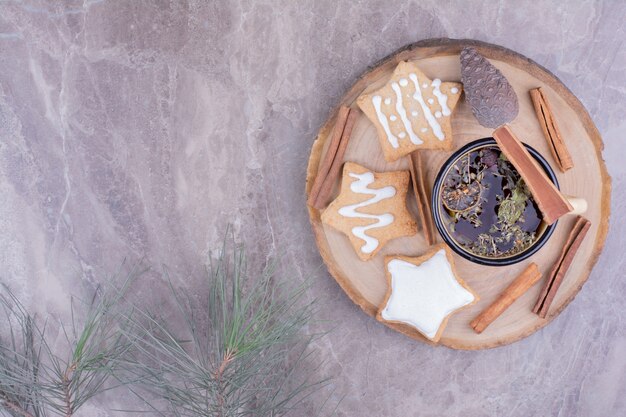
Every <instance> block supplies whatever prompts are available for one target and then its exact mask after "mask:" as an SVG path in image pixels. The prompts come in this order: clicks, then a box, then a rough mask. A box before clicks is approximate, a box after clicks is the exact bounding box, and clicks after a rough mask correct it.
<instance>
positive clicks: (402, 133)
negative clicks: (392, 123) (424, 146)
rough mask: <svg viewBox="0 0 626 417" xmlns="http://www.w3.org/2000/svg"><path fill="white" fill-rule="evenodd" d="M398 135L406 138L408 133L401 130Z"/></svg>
mask: <svg viewBox="0 0 626 417" xmlns="http://www.w3.org/2000/svg"><path fill="white" fill-rule="evenodd" d="M398 137H399V138H400V139H404V138H406V133H404V132H400V133H398Z"/></svg>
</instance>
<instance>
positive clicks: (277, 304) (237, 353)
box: [123, 240, 327, 417]
mask: <svg viewBox="0 0 626 417" xmlns="http://www.w3.org/2000/svg"><path fill="white" fill-rule="evenodd" d="M228 242H231V241H228ZM207 275H208V276H207V282H206V284H207V288H206V293H205V294H204V295H198V294H197V293H196V294H195V296H193V297H192V296H190V295H188V294H186V293H185V292H183V291H180V290H176V289H175V288H174V287H173V285H172V284H171V280H168V281H169V282H170V289H171V291H172V300H173V301H174V307H175V308H176V309H177V310H178V312H179V316H180V318H179V320H176V321H173V323H184V324H185V326H184V328H183V327H181V326H180V325H178V326H170V325H169V324H168V323H167V322H165V321H164V320H161V319H160V318H158V317H157V316H155V315H154V314H152V313H150V312H149V311H143V310H136V311H135V313H136V314H135V315H134V316H133V317H131V318H129V323H130V325H129V326H126V327H125V328H126V329H127V337H128V338H129V340H130V341H131V342H132V343H133V345H134V346H135V352H137V354H138V355H137V356H135V357H133V358H128V359H127V360H126V361H125V362H124V364H123V366H124V367H125V368H126V369H127V370H128V372H129V374H128V375H127V376H126V378H127V380H128V381H140V382H141V383H142V385H143V387H144V389H145V390H146V391H147V392H148V393H149V394H151V395H153V396H156V397H157V398H163V399H165V401H166V402H167V407H166V409H164V410H159V411H160V412H161V413H162V414H163V415H176V416H191V417H195V416H215V417H244V416H258V415H267V416H282V415H284V414H286V413H287V412H288V411H290V410H292V409H293V408H294V407H297V406H298V405H299V404H300V401H301V400H302V399H304V398H306V396H308V395H310V394H311V393H312V392H314V391H316V390H317V389H318V388H321V387H322V386H323V385H324V384H325V383H326V382H327V381H326V380H321V381H311V379H313V378H312V377H311V376H309V377H308V378H305V379H304V380H300V381H298V380H297V379H296V378H295V375H296V373H295V370H296V369H298V368H299V367H300V366H301V365H303V364H304V363H305V362H306V361H307V360H308V357H309V356H308V355H310V342H311V339H310V338H304V339H303V338H302V331H303V330H304V328H305V327H306V326H307V324H308V323H309V321H310V320H311V317H312V313H313V304H311V303H308V304H307V303H305V302H304V300H303V294H304V291H305V288H303V287H299V288H295V289H293V288H292V289H289V288H287V287H286V286H285V284H282V283H281V282H279V281H278V279H276V278H275V277H274V268H273V266H270V267H268V268H266V269H265V270H264V271H263V272H262V274H261V275H260V276H259V277H255V278H256V279H249V278H248V277H247V275H246V257H245V252H244V251H243V249H241V248H238V247H236V246H235V245H234V244H232V245H227V241H226V240H225V243H224V246H223V248H222V250H221V252H220V254H219V256H218V257H217V258H216V259H212V261H211V265H210V267H209V270H208V274H207ZM142 399H143V400H144V401H145V402H146V403H150V404H151V405H152V402H151V401H150V399H149V398H144V397H142Z"/></svg>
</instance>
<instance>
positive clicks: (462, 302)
mask: <svg viewBox="0 0 626 417" xmlns="http://www.w3.org/2000/svg"><path fill="white" fill-rule="evenodd" d="M385 269H386V271H387V272H386V274H387V281H388V284H389V285H388V289H387V295H386V296H385V299H384V301H383V303H382V305H381V306H380V308H379V310H378V314H377V315H376V318H377V319H378V320H379V321H382V322H391V323H402V324H406V325H409V326H411V327H414V328H415V329H416V330H417V331H418V332H420V333H421V334H423V335H424V336H425V337H426V338H428V339H430V340H431V341H433V342H435V343H436V342H438V341H439V339H440V338H441V334H442V333H443V330H444V329H445V327H446V324H447V323H448V318H449V317H450V316H451V315H452V314H453V313H455V312H457V311H459V310H460V309H462V308H464V307H467V306H469V305H472V304H474V303H476V302H477V301H478V295H476V294H475V293H474V292H473V291H472V290H471V289H470V288H469V287H468V286H467V284H465V282H463V280H462V279H461V278H459V277H458V276H457V274H456V270H455V267H454V260H453V258H452V255H451V253H450V250H449V249H448V247H447V246H445V245H437V246H435V247H434V248H433V249H432V250H431V251H429V252H428V253H426V254H425V255H423V256H420V257H418V258H411V257H408V256H386V257H385Z"/></svg>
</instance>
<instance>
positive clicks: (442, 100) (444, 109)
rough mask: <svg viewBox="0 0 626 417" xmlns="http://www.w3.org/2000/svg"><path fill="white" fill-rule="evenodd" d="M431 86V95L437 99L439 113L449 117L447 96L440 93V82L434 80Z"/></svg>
mask: <svg viewBox="0 0 626 417" xmlns="http://www.w3.org/2000/svg"><path fill="white" fill-rule="evenodd" d="M431 85H432V86H433V94H434V95H435V97H437V101H438V102H439V106H441V113H442V114H443V115H444V116H450V113H451V112H450V108H449V107H448V96H447V95H445V94H443V93H442V92H441V89H440V87H441V80H440V79H439V78H435V79H434V80H433V82H432V84H431Z"/></svg>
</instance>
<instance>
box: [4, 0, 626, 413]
mask: <svg viewBox="0 0 626 417" xmlns="http://www.w3.org/2000/svg"><path fill="white" fill-rule="evenodd" d="M625 26H626V3H625V2H623V1H617V0H616V1H610V0H606V1H569V2H567V1H563V0H557V1H551V2H539V1H536V0H531V1H502V0H501V1H498V2H495V1H487V0H484V1H480V0H474V1H467V2H448V1H441V0H423V1H413V0H405V1H401V2H394V1H389V0H384V1H382V0H381V1H365V0H361V1H336V0H328V1H315V2H313V1H311V2H305V1H299V2H296V1H289V0H284V1H270V0H259V1H246V0H220V1H202V0H196V1H182V0H180V1H176V0H173V1H165V0H163V1H114V0H84V1H83V0H80V1H78V0H76V1H75V0H71V1H69V0H68V1H64V2H62V1H44V0H41V1H15V0H9V1H7V0H0V196H1V197H0V279H1V280H2V282H4V283H6V284H8V285H10V286H11V288H12V289H13V290H14V291H15V292H16V293H17V294H18V295H19V296H20V297H21V298H22V299H23V300H24V301H25V302H26V303H27V304H28V305H29V306H31V307H32V308H33V309H34V310H35V311H38V312H39V314H41V315H50V316H52V317H56V318H61V319H63V318H64V317H67V315H68V311H69V307H68V306H69V304H68V300H69V295H70V294H72V295H77V296H84V295H86V294H90V293H92V292H93V290H94V288H95V287H96V285H97V284H98V283H101V282H105V281H106V280H107V279H108V277H109V276H110V274H111V273H112V272H113V271H114V270H115V269H116V268H117V267H118V266H119V264H120V262H121V261H122V260H123V259H124V258H128V259H130V260H136V259H139V258H141V257H144V256H145V259H146V261H147V262H148V263H150V264H153V265H156V266H157V267H159V266H160V265H166V266H167V267H168V268H169V269H170V271H172V275H173V276H175V277H176V278H175V279H176V280H178V281H177V282H179V283H180V284H181V285H183V284H184V285H187V286H189V287H192V288H193V285H195V283H197V282H198V279H199V278H198V277H199V276H200V275H201V272H202V270H203V263H204V261H205V259H206V256H207V254H208V251H209V249H210V248H212V247H214V246H215V244H216V242H218V241H220V239H221V237H222V235H223V232H224V230H225V225H226V224H227V223H228V222H232V223H233V224H234V226H235V229H236V231H237V232H238V233H239V235H240V237H241V239H242V240H243V241H245V242H246V243H247V244H248V246H249V249H250V252H251V254H252V257H253V258H254V259H253V260H254V261H255V262H256V263H257V265H258V264H259V263H261V262H262V261H263V260H264V257H265V256H266V255H267V254H268V253H269V254H272V253H277V252H280V253H282V254H283V255H284V257H283V268H282V270H283V272H284V275H283V276H284V279H295V280H303V279H306V278H308V277H313V278H314V285H313V287H312V288H311V290H310V296H311V297H318V298H320V299H322V300H323V302H324V305H325V308H324V309H322V311H321V312H320V313H319V318H320V319H333V320H334V324H328V325H322V327H324V326H326V328H329V327H331V326H334V327H335V330H334V331H333V332H332V333H330V334H329V335H328V336H326V337H324V338H322V339H321V340H319V341H318V342H317V343H316V348H317V352H318V353H317V357H318V358H319V359H320V360H324V361H325V362H324V363H325V365H324V367H323V369H322V372H323V373H325V374H331V375H334V376H335V377H336V378H335V380H334V382H333V385H332V387H330V388H329V390H327V392H326V393H325V394H329V395H331V402H332V401H337V400H338V399H340V398H341V397H344V399H343V401H342V402H341V403H340V404H339V406H338V409H337V412H338V415H340V416H441V415H450V416H454V415H463V416H467V417H478V416H534V415H543V416H548V415H549V416H617V415H625V414H626V395H625V394H626V390H625V388H624V387H625V385H626V332H625V329H626V324H625V320H626V319H625V317H624V314H623V311H624V300H623V299H624V296H625V295H626V283H625V280H624V277H623V271H624V266H625V265H624V263H625V257H624V255H623V253H624V252H623V251H624V244H625V243H626V240H625V239H624V236H625V234H626V224H625V223H624V222H623V221H622V219H621V218H620V217H619V215H620V212H621V211H622V210H624V209H626V196H625V195H624V191H625V190H626V184H625V181H626V164H625V163H624V153H625V152H626V142H625V141H624V134H625V132H626V118H625V117H624V112H625V111H626V100H625V99H626V87H625V86H626V47H625V45H624V40H625V39H626V27H625ZM431 37H452V38H475V39H480V40H484V41H488V42H492V43H497V44H501V45H503V46H506V47H508V48H512V49H514V50H517V51H519V52H520V53H522V54H525V55H527V56H528V57H531V58H532V59H534V60H535V61H537V62H538V63H540V64H542V65H544V66H545V67H547V68H548V69H549V70H551V71H552V72H554V73H555V74H556V75H557V76H558V77H560V78H561V79H562V80H563V82H564V83H565V84H566V85H567V86H568V87H569V88H570V89H571V90H572V91H573V92H574V93H575V94H576V95H577V96H578V97H579V98H580V99H581V100H582V102H583V103H584V105H585V106H586V108H587V109H588V110H589V112H590V114H591V116H592V117H593V119H594V120H595V122H596V123H597V126H598V128H599V129H600V131H601V133H602V135H603V137H604V141H605V151H604V157H605V159H606V162H607V164H608V167H609V172H610V174H611V176H612V177H613V201H612V211H613V218H612V222H611V229H610V232H609V237H608V241H607V244H606V248H605V251H604V253H603V255H602V257H601V258H600V261H599V263H598V264H597V265H596V267H595V269H594V271H593V273H592V275H591V278H590V280H589V282H588V283H587V284H586V285H585V287H584V288H583V290H582V292H581V293H580V294H579V296H578V297H577V298H576V300H575V301H574V302H573V303H572V304H571V305H570V306H569V307H568V308H567V310H566V311H565V312H564V313H563V314H562V315H561V316H560V317H559V318H558V319H556V320H555V321H554V322H553V323H552V324H551V325H549V326H548V327H547V328H545V329H543V330H541V331H539V332H537V333H536V334H534V335H533V336H531V337H529V338H527V339H525V340H522V341H520V342H518V343H515V344H513V345H511V346H506V347H502V348H498V349H494V350H489V351H482V352H458V351H453V350H449V349H446V348H439V349H433V348H430V347H427V346H425V345H423V344H420V343H416V342H414V341H412V340H410V339H408V338H406V337H404V336H402V335H400V334H397V333H394V332H392V331H391V330H389V329H387V328H385V327H384V326H380V325H378V324H377V323H376V322H375V321H374V320H373V319H371V318H369V317H367V316H366V315H365V314H363V313H362V312H361V311H360V310H359V309H358V308H357V307H356V306H355V305H353V304H352V303H351V302H350V301H349V300H348V298H347V297H346V296H345V295H344V294H343V292H342V291H341V290H340V289H339V287H338V286H337V285H336V284H335V282H334V281H333V280H332V278H331V277H330V276H329V275H328V273H327V272H326V271H325V268H324V267H323V264H322V261H321V258H320V256H319V254H318V253H317V251H316V247H315V244H314V241H313V236H312V233H311V230H310V227H309V223H308V218H307V213H306V209H305V204H304V195H303V188H304V179H305V169H306V162H307V157H308V153H309V150H310V146H311V144H312V141H313V138H314V136H315V133H316V131H317V129H318V128H319V127H320V125H321V123H322V122H323V121H324V119H325V118H326V117H327V115H328V113H329V111H330V109H331V108H332V107H333V106H334V105H336V103H337V101H338V99H339V97H340V96H341V95H342V94H343V92H344V91H345V90H346V89H347V88H348V87H349V86H350V85H351V84H352V82H354V80H355V79H356V77H357V76H358V75H359V74H361V73H362V72H363V71H364V70H366V69H367V67H368V65H371V64H372V63H374V62H376V61H377V60H379V59H381V58H383V57H385V56H386V55H388V54H390V53H391V52H393V51H394V50H395V49H397V48H399V47H402V46H404V45H406V44H407V43H411V42H414V41H417V40H420V39H424V38H431ZM136 291H137V295H138V297H141V299H143V300H154V302H155V303H156V302H159V301H160V300H162V299H163V298H164V297H165V296H166V291H165V289H164V286H163V281H162V278H160V277H159V275H158V274H156V273H155V274H152V275H148V276H147V277H146V278H144V280H143V283H140V284H139V285H138V288H137V290H136ZM331 389H332V390H331ZM322 400H323V396H318V397H314V398H312V399H311V400H310V401H309V402H308V403H307V410H305V411H302V412H301V413H299V414H298V415H307V414H308V412H309V411H310V410H314V409H315V408H316V407H319V405H320V404H321V401H322ZM132 405H133V397H132V396H130V395H125V394H124V393H118V394H115V395H111V396H105V397H100V398H98V399H97V400H95V401H94V402H92V403H91V404H90V405H89V406H87V407H86V408H85V409H84V410H83V412H82V413H81V415H84V416H114V415H122V414H123V413H120V412H115V411H111V409H112V408H120V407H129V406H132Z"/></svg>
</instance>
